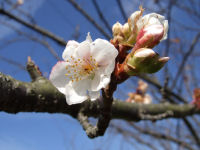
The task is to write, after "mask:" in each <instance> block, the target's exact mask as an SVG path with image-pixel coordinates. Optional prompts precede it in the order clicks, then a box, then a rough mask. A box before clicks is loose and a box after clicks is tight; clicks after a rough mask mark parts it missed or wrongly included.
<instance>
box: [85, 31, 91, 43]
mask: <svg viewBox="0 0 200 150" xmlns="http://www.w3.org/2000/svg"><path fill="white" fill-rule="evenodd" d="M86 41H88V42H90V43H92V38H91V36H90V32H88V34H87V37H86Z"/></svg>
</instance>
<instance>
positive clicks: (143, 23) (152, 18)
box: [130, 12, 168, 41]
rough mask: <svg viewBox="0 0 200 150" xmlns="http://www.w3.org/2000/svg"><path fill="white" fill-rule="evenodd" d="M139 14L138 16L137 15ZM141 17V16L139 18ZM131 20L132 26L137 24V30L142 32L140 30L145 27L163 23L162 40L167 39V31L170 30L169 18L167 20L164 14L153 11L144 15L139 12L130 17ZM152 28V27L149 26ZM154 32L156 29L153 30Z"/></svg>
mask: <svg viewBox="0 0 200 150" xmlns="http://www.w3.org/2000/svg"><path fill="white" fill-rule="evenodd" d="M136 16H137V17H136ZM138 17H139V18H138ZM130 21H131V23H132V27H133V28H135V25H136V26H137V31H138V32H140V30H142V29H144V30H147V29H148V27H149V26H151V27H152V26H154V25H161V26H162V27H163V30H164V34H163V37H162V38H161V41H162V40H165V39H167V31H168V20H165V17H164V16H162V15H159V14H157V13H151V14H147V15H145V16H143V17H141V16H140V15H139V12H137V13H133V14H132V15H131V17H130ZM145 28H147V29H145ZM149 29H151V28H149ZM151 32H154V31H151Z"/></svg>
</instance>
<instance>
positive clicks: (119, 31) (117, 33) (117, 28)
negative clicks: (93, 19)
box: [112, 22, 122, 36]
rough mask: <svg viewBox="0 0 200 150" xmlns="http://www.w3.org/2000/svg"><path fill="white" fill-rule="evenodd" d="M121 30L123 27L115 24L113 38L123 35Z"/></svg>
mask: <svg viewBox="0 0 200 150" xmlns="http://www.w3.org/2000/svg"><path fill="white" fill-rule="evenodd" d="M121 30H122V25H121V24H120V23H119V22H117V23H115V24H114V25H113V27H112V32H113V36H116V35H119V34H120V33H121Z"/></svg>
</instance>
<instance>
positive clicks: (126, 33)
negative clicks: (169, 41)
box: [122, 23, 131, 37]
mask: <svg viewBox="0 0 200 150" xmlns="http://www.w3.org/2000/svg"><path fill="white" fill-rule="evenodd" d="M122 33H123V35H124V36H125V37H128V36H130V34H131V30H130V27H129V25H128V23H125V24H124V25H123V27H122Z"/></svg>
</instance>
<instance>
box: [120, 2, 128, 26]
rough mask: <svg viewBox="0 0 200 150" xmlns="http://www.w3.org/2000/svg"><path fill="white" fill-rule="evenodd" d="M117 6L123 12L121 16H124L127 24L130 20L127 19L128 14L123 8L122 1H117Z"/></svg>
mask: <svg viewBox="0 0 200 150" xmlns="http://www.w3.org/2000/svg"><path fill="white" fill-rule="evenodd" d="M117 4H118V6H119V9H120V11H121V14H122V16H123V18H124V21H125V22H126V21H127V20H128V18H127V16H126V13H125V11H124V8H123V6H122V3H121V0H117Z"/></svg>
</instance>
